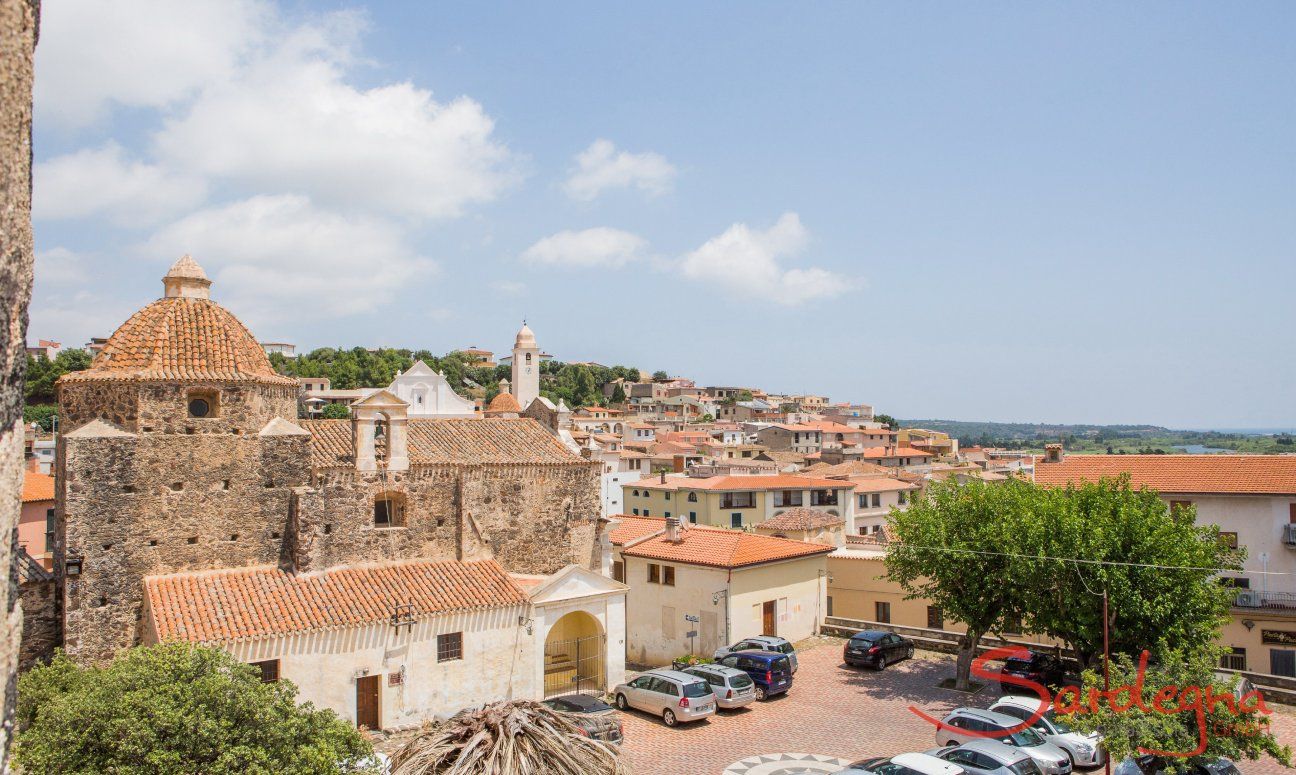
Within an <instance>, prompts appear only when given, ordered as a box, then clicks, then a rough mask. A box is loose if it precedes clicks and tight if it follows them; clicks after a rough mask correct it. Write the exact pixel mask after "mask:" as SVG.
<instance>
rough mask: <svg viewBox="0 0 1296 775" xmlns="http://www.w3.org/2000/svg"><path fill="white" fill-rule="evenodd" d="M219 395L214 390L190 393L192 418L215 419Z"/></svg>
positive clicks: (190, 414)
mask: <svg viewBox="0 0 1296 775" xmlns="http://www.w3.org/2000/svg"><path fill="white" fill-rule="evenodd" d="M217 395H218V394H217V393H216V392H215V391H212V390H195V391H190V393H189V396H188V398H189V416H190V417H198V418H204V417H215V416H216V406H217V400H216V399H217Z"/></svg>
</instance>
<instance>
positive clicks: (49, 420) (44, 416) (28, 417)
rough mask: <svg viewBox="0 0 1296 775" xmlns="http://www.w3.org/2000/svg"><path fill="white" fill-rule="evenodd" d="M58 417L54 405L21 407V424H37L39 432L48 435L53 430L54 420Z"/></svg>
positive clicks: (56, 407)
mask: <svg viewBox="0 0 1296 775" xmlns="http://www.w3.org/2000/svg"><path fill="white" fill-rule="evenodd" d="M57 417H58V406H57V405H56V404H29V405H28V406H24V407H23V423H24V424H25V425H30V424H32V423H38V424H39V425H40V427H41V430H43V431H45V432H46V433H49V432H50V431H52V430H54V420H55V418H57Z"/></svg>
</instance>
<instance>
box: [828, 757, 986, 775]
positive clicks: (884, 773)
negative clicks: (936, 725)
mask: <svg viewBox="0 0 1296 775" xmlns="http://www.w3.org/2000/svg"><path fill="white" fill-rule="evenodd" d="M866 773H872V774H873V775H963V769H962V768H960V767H959V766H957V765H954V764H950V763H949V762H947V761H942V760H940V759H937V758H936V757H935V756H928V755H927V754H925V753H902V754H900V755H899V756H892V757H891V758H887V757H885V756H875V757H873V758H872V759H860V760H859V761H857V762H853V763H852V764H850V766H848V767H846V768H845V769H841V770H837V771H836V772H835V773H833V775H865V774H866Z"/></svg>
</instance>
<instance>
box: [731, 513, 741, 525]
mask: <svg viewBox="0 0 1296 775" xmlns="http://www.w3.org/2000/svg"><path fill="white" fill-rule="evenodd" d="M729 527H742V514H741V513H740V512H735V513H733V514H730V515H729Z"/></svg>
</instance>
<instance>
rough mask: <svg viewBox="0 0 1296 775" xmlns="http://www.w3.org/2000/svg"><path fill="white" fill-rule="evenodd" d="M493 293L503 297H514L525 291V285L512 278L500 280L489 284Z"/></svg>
mask: <svg viewBox="0 0 1296 775" xmlns="http://www.w3.org/2000/svg"><path fill="white" fill-rule="evenodd" d="M491 287H492V288H494V289H495V293H497V294H499V295H500V296H503V297H505V298H509V299H511V298H516V297H518V296H521V295H522V294H523V293H524V292H526V285H525V284H524V283H519V282H516V281H514V280H501V281H499V282H497V283H494V284H492V285H491Z"/></svg>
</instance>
